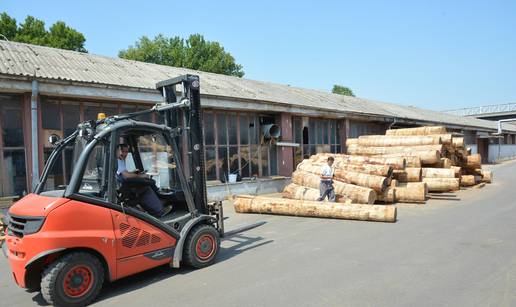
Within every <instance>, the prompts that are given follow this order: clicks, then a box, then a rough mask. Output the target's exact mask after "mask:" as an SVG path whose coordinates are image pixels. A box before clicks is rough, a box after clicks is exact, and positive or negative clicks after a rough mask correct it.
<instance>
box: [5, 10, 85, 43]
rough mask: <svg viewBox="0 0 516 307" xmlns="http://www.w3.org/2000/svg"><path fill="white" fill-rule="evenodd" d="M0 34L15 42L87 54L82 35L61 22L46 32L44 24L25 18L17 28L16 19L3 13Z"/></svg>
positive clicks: (32, 18)
mask: <svg viewBox="0 0 516 307" xmlns="http://www.w3.org/2000/svg"><path fill="white" fill-rule="evenodd" d="M0 34H2V35H4V36H5V38H7V39H8V40H12V41H15V42H21V43H28V44H34V45H41V46H48V47H54V48H60V49H67V50H74V51H80V52H88V51H87V50H86V49H85V48H84V43H85V41H86V39H85V38H84V35H83V34H82V33H80V32H78V31H76V30H74V29H72V28H70V27H68V26H67V25H66V24H65V23H64V22H63V21H58V22H56V23H54V24H53V25H52V26H51V27H50V29H49V31H47V30H46V29H45V22H44V21H42V20H39V19H37V18H34V17H33V16H27V17H26V18H25V21H24V22H23V23H21V24H20V25H19V26H17V24H16V19H14V18H12V17H10V16H9V15H8V14H7V13H5V12H3V13H2V14H0ZM2 38H3V37H2Z"/></svg>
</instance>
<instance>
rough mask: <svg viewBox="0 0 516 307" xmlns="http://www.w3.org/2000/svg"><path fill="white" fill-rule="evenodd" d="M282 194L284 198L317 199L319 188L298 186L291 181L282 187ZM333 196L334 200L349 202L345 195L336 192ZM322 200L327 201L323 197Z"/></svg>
mask: <svg viewBox="0 0 516 307" xmlns="http://www.w3.org/2000/svg"><path fill="white" fill-rule="evenodd" d="M282 194H283V197H284V198H290V199H300V200H311V201H317V200H318V199H319V196H320V193H319V190H317V189H313V188H308V187H304V186H300V185H297V184H295V183H291V184H289V185H287V186H286V187H285V188H284V189H283V193H282ZM335 196H336V201H337V202H338V203H345V204H351V199H349V198H347V197H346V196H342V195H339V194H336V195H335ZM324 201H328V199H325V200H324Z"/></svg>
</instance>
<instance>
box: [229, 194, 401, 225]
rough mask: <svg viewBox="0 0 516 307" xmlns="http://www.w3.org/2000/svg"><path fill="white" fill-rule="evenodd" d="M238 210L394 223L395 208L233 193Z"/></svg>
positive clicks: (240, 211) (236, 209)
mask: <svg viewBox="0 0 516 307" xmlns="http://www.w3.org/2000/svg"><path fill="white" fill-rule="evenodd" d="M233 205H234V207H235V211H236V212H238V213H266V214H280V215H293V216H308V217H322V218H337V219H350V220H361V221H377V222H395V221H396V207H395V206H384V205H359V204H341V203H329V202H328V203H323V202H314V201H307V200H292V199H285V198H273V197H264V196H244V195H242V196H237V197H235V198H234V200H233Z"/></svg>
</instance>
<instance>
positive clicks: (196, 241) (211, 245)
mask: <svg viewBox="0 0 516 307" xmlns="http://www.w3.org/2000/svg"><path fill="white" fill-rule="evenodd" d="M219 247H220V236H219V232H218V231H217V229H215V227H213V226H211V225H206V224H201V225H197V226H195V227H194V228H192V229H191V230H190V232H189V233H188V236H187V237H186V241H185V250H184V260H185V262H186V263H187V264H188V265H190V266H192V267H194V268H197V269H200V268H204V267H207V266H209V265H211V264H213V262H215V258H216V257H217V253H218V252H219Z"/></svg>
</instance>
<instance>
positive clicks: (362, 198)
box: [292, 171, 376, 204]
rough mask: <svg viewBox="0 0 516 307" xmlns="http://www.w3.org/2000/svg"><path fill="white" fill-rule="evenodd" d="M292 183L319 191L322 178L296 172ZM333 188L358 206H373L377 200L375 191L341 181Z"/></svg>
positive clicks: (303, 172)
mask: <svg viewBox="0 0 516 307" xmlns="http://www.w3.org/2000/svg"><path fill="white" fill-rule="evenodd" d="M292 182H293V183H295V184H297V185H302V186H305V187H309V188H314V189H318V188H319V184H320V183H321V178H320V177H319V176H318V175H315V174H312V173H309V172H305V171H295V172H294V173H293V174H292ZM333 187H334V189H335V193H336V194H340V195H344V196H346V197H349V198H350V199H351V201H352V202H354V203H357V204H373V203H374V201H375V199H376V193H375V192H374V191H373V189H370V188H366V187H361V186H357V185H353V184H349V183H345V182H341V181H337V180H334V181H333Z"/></svg>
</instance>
